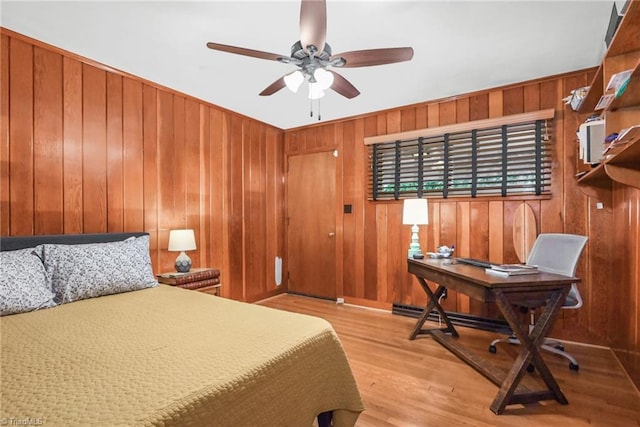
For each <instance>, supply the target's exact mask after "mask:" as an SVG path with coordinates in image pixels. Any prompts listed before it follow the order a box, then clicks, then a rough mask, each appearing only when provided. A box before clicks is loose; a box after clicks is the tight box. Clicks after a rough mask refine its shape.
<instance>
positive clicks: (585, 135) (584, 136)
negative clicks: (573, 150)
mask: <svg viewBox="0 0 640 427" xmlns="http://www.w3.org/2000/svg"><path fill="white" fill-rule="evenodd" d="M604 132H605V130H604V120H595V121H592V122H588V123H583V124H581V125H580V128H579V129H578V140H579V141H580V158H581V159H582V161H583V162H585V163H598V162H599V161H600V160H602V151H603V150H604V137H605V135H604Z"/></svg>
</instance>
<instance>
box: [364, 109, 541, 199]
mask: <svg viewBox="0 0 640 427" xmlns="http://www.w3.org/2000/svg"><path fill="white" fill-rule="evenodd" d="M550 134H551V131H550V122H549V121H547V120H534V121H529V122H526V123H519V124H508V125H502V126H494V127H490V128H484V129H473V130H465V131H461V132H452V133H445V134H442V135H436V136H428V137H424V138H423V137H417V138H412V139H406V140H397V141H394V142H385V143H377V144H372V145H369V158H370V160H371V164H370V187H369V190H370V192H369V196H370V199H372V200H388V199H403V198H413V197H429V196H432V197H442V198H448V197H456V196H459V197H478V196H503V197H506V196H509V195H516V194H519V195H522V194H534V195H541V194H548V193H549V187H550V180H551V150H550V144H551V139H550Z"/></svg>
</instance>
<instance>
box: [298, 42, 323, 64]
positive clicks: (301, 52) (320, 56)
mask: <svg viewBox="0 0 640 427" xmlns="http://www.w3.org/2000/svg"><path fill="white" fill-rule="evenodd" d="M291 57H292V58H296V59H300V60H302V59H305V58H308V57H309V55H307V52H305V51H304V49H303V48H302V43H300V41H299V40H298V41H297V42H295V43H294V45H293V46H291ZM330 57H331V46H329V43H325V44H324V49H322V52H320V54H318V53H316V54H315V55H314V58H317V59H321V60H325V61H327V60H329V58H330Z"/></svg>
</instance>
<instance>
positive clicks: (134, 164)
mask: <svg viewBox="0 0 640 427" xmlns="http://www.w3.org/2000/svg"><path fill="white" fill-rule="evenodd" d="M1 54H2V70H1V76H2V79H1V80H2V87H1V95H2V96H1V108H2V111H1V114H2V125H1V126H2V128H1V129H0V134H1V135H0V162H1V163H0V203H1V218H0V235H3V236H6V235H31V234H57V233H103V232H121V231H140V230H144V231H146V232H148V233H149V234H150V235H151V255H152V261H153V265H154V271H156V272H159V271H170V270H173V262H174V260H175V257H176V256H177V253H175V252H168V251H167V250H166V248H167V244H168V236H169V230H170V229H174V228H193V229H194V230H195V233H196V242H197V246H198V249H197V251H194V252H190V253H189V256H190V257H191V258H192V260H193V265H194V267H201V266H202V267H204V266H208V267H217V268H220V269H221V271H222V283H223V288H222V295H224V296H228V297H231V298H234V299H238V300H257V299H260V298H264V297H266V296H269V295H272V294H273V293H275V292H278V290H277V289H276V286H275V282H274V271H273V270H274V267H273V266H274V262H273V260H274V257H275V256H276V255H279V256H283V251H284V231H283V230H284V229H283V221H284V219H283V218H284V210H283V209H284V203H283V200H284V184H283V182H282V177H283V174H284V169H283V165H284V162H283V159H284V154H283V135H282V131H281V130H279V129H277V128H274V127H271V126H268V125H265V124H263V123H261V122H258V121H256V120H253V119H250V118H246V117H243V116H240V115H238V114H235V113H232V112H229V111H225V110H223V109H221V108H218V107H216V106H213V105H210V104H207V103H204V102H202V101H199V100H196V99H193V98H190V97H188V96H185V95H183V94H180V93H177V92H175V91H172V90H170V89H167V88H163V87H161V86H158V85H155V84H153V83H151V82H148V81H144V80H141V79H139V78H136V77H134V76H130V75H127V74H125V73H121V72H118V71H115V70H112V69H109V68H108V67H104V66H101V65H100V64H96V63H93V62H91V61H90V60H86V59H83V58H80V57H77V56H76V55H73V54H70V53H68V52H64V51H62V50H59V49H56V48H53V47H51V46H48V45H45V44H43V43H40V42H37V41H34V40H31V39H28V38H26V37H24V36H20V35H19V34H16V33H13V32H10V31H7V30H4V29H3V30H2V49H1Z"/></svg>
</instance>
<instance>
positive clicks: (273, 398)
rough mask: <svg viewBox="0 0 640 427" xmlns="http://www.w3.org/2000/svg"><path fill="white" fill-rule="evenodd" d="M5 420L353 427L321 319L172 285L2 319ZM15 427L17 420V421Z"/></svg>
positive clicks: (357, 404)
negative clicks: (321, 416)
mask: <svg viewBox="0 0 640 427" xmlns="http://www.w3.org/2000/svg"><path fill="white" fill-rule="evenodd" d="M0 334H1V344H2V354H1V358H0V369H1V381H2V383H1V384H0V387H1V388H0V418H3V419H9V420H12V419H13V420H24V419H31V420H36V422H37V420H41V421H42V422H43V423H44V425H78V424H85V425H86V424H94V425H108V426H115V425H127V426H129V425H181V426H186V425H201V426H202V425H207V426H234V427H235V426H296V427H297V426H310V425H311V424H312V423H313V420H314V417H315V416H316V415H317V414H318V413H320V412H324V411H328V410H337V411H336V412H335V413H334V425H336V426H350V425H353V424H354V423H355V420H356V418H357V417H358V414H359V412H360V411H362V410H363V406H362V402H361V400H360V395H359V393H358V390H357V388H356V384H355V381H354V379H353V375H352V373H351V370H350V368H349V365H348V363H347V360H346V357H345V354H344V351H343V349H342V346H341V345H340V342H339V341H338V339H337V336H336V335H335V332H334V331H333V329H332V327H331V326H330V324H329V323H327V322H326V321H325V320H323V319H319V318H315V317H310V316H305V315H300V314H294V313H288V312H284V311H278V310H273V309H270V308H266V307H261V306H257V305H250V304H243V303H239V302H235V301H231V300H227V299H223V298H218V297H214V296H210V295H205V294H201V293H199V292H194V291H187V290H183V289H177V288H173V287H169V286H162V285H161V286H159V287H157V288H152V289H145V290H141V291H135V292H128V293H123V294H118V295H110V296H106V297H100V298H94V299H90V300H83V301H78V302H74V303H70V304H65V305H62V306H59V307H56V308H52V309H45V310H40V311H36V312H32V313H25V314H17V315H12V316H5V317H3V318H1V319H0ZM9 422H10V421H9Z"/></svg>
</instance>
